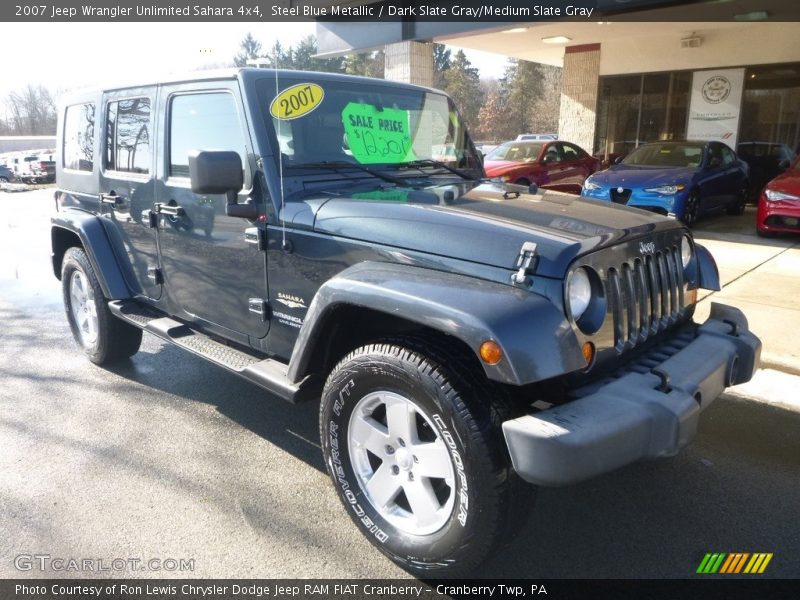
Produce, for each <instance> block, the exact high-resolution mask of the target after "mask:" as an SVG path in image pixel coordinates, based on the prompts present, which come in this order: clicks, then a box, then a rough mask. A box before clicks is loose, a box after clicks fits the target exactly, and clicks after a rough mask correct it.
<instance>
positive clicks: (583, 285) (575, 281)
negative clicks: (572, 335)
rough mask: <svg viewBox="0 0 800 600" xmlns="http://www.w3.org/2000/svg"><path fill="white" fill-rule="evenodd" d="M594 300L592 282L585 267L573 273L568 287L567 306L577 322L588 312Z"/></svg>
mask: <svg viewBox="0 0 800 600" xmlns="http://www.w3.org/2000/svg"><path fill="white" fill-rule="evenodd" d="M591 300H592V282H591V281H590V280H589V275H588V273H587V272H586V269H584V268H583V267H581V268H579V269H576V270H575V271H573V272H572V276H571V277H570V279H569V285H568V287H567V304H568V305H569V312H570V314H571V315H572V318H573V319H575V320H576V321H577V320H578V319H580V318H581V315H583V313H584V312H585V311H586V309H587V308H588V306H589V302H590V301H591Z"/></svg>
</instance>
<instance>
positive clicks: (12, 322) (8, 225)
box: [0, 190, 800, 578]
mask: <svg viewBox="0 0 800 600" xmlns="http://www.w3.org/2000/svg"><path fill="white" fill-rule="evenodd" d="M51 208H52V193H51V191H49V190H39V191H35V192H25V193H17V194H0V256H1V257H2V259H0V321H1V322H2V330H0V539H3V540H5V543H4V544H3V545H2V548H0V577H4V578H9V577H21V576H23V577H53V576H62V575H64V576H76V577H77V576H91V575H93V574H96V573H80V572H78V573H75V572H68V573H63V572H54V571H53V570H44V571H42V570H39V569H38V568H36V566H35V565H34V568H32V569H31V570H27V571H20V570H18V568H17V566H19V564H20V563H19V560H18V558H17V557H19V556H20V555H33V554H40V555H41V554H47V555H50V556H51V557H54V558H66V559H69V558H80V559H83V558H89V559H96V560H103V561H105V563H106V564H109V563H110V562H111V561H112V560H113V559H115V558H122V559H128V558H138V559H140V560H142V561H145V562H147V561H149V560H150V559H156V560H159V561H161V562H162V563H163V561H165V560H166V559H175V560H181V559H192V560H193V561H194V565H193V570H187V571H182V572H181V571H165V570H163V568H162V570H153V569H150V570H144V571H142V570H139V569H137V570H131V569H130V568H127V567H126V569H124V570H121V571H119V572H111V573H104V574H103V576H106V577H107V576H115V575H116V576H126V577H131V576H134V577H137V576H143V577H165V576H183V577H187V576H189V577H236V578H262V577H264V578H270V577H325V578H328V577H337V578H338V577H341V578H350V577H354V578H356V577H357V578H364V577H376V578H377V577H407V574H406V573H404V572H403V571H401V570H400V569H398V568H397V567H395V566H394V565H393V564H392V563H391V562H389V561H388V560H387V559H385V558H384V557H383V556H382V555H381V554H379V553H378V552H377V551H375V550H374V549H373V548H372V547H371V545H370V544H369V543H368V542H367V541H366V540H365V539H364V538H363V537H362V536H361V535H360V534H359V533H358V531H357V530H356V529H355V527H354V526H353V525H352V524H351V523H350V520H349V518H348V517H347V515H346V514H345V512H344V510H343V509H342V507H341V506H340V505H339V501H338V499H337V498H336V495H335V493H334V490H333V488H332V486H331V485H330V484H329V481H328V478H327V476H326V475H325V473H324V467H323V464H322V460H321V456H320V450H319V442H318V434H317V407H316V406H315V405H314V404H306V405H300V406H292V405H288V404H286V403H284V402H283V401H281V400H279V399H277V398H273V397H270V396H269V395H268V394H267V393H266V392H264V391H262V390H261V389H259V388H256V387H255V386H252V385H250V384H247V383H246V382H243V381H240V380H239V379H237V378H236V377H235V376H233V375H231V374H229V373H227V372H225V371H223V370H222V369H219V368H217V367H214V366H211V365H209V364H207V363H205V362H203V361H201V360H200V359H198V358H195V357H193V356H190V355H188V354H186V353H184V352H183V351H182V350H179V349H177V348H175V347H172V346H170V345H167V344H165V343H163V342H161V341H159V340H157V339H156V338H154V337H151V336H146V337H145V342H144V344H143V346H142V350H141V352H139V353H138V354H137V355H135V356H134V357H133V358H132V359H131V360H130V361H127V362H124V363H122V364H120V365H119V366H116V367H114V368H111V369H104V368H99V367H95V366H93V365H92V364H90V363H89V362H88V361H87V360H85V359H84V358H83V356H82V355H81V354H80V353H79V352H78V351H77V349H76V346H75V345H74V343H73V340H72V337H71V335H70V332H69V328H68V326H67V322H66V319H65V317H64V314H63V308H62V304H61V292H60V287H59V283H58V282H57V281H56V279H55V278H53V276H52V273H51V271H50V265H49V227H48V224H49V219H48V215H49V211H50V210H51ZM748 214H749V215H750V217H751V218H752V216H753V215H752V212H749V213H748ZM726 218H727V217H722V218H720V222H721V221H722V220H724V219H726ZM739 226H740V227H741V231H740V232H739V233H737V234H736V235H741V236H744V237H748V236H749V239H750V240H751V241H749V242H748V241H740V242H737V243H740V244H748V243H752V240H755V238H754V236H752V233H748V231H747V222H746V220H745V218H743V219H742V221H741V222H740V225H739ZM719 227H721V225H720V223H718V222H716V221H708V222H707V223H703V224H701V226H700V227H699V230H698V237H701V238H703V237H704V239H708V243H709V246H710V247H712V250H714V248H713V245H714V244H715V243H717V244H727V243H728V242H727V241H725V240H721V239H719V238H721V237H722V236H723V233H720V232H719V231H718V229H719ZM737 239H738V238H737ZM742 239H743V238H742ZM780 244H783V245H780ZM780 244H779V245H778V246H772V247H771V248H772V250H770V252H772V253H773V258H776V259H777V258H779V257H780V256H782V255H784V253H785V252H792V251H795V250H796V248H797V245H796V244H795V242H794V241H792V240H782V241H780ZM720 247H722V246H720ZM724 251H725V250H724V248H723V252H724ZM740 251H741V252H743V253H744V254H745V255H751V254H752V252H750V254H748V250H746V249H744V248H740ZM717 258H718V261H719V262H720V265H721V271H722V272H723V279H725V280H726V281H728V283H730V284H731V285H733V284H734V283H735V282H737V281H741V277H742V275H743V274H744V271H746V272H747V273H750V272H753V271H754V269H756V268H762V267H763V264H764V263H763V262H762V263H760V264H761V265H762V267H753V268H747V269H745V268H744V267H742V269H744V270H743V271H742V274H739V275H737V274H736V273H737V271H736V268H735V267H734V266H728V264H727V263H726V262H725V261H724V259H723V257H721V256H719V255H718V256H717ZM722 267H724V268H722ZM769 281H771V282H772V283H771V285H773V286H774V285H780V281H781V277H777V278H773V279H770V280H769ZM765 285H766V284H765ZM726 289H728V287H727V285H726ZM724 292H725V290H723V292H722V293H721V295H723V294H724ZM728 293H729V294H735V289H734V290H733V291H730V289H729V291H728ZM771 293H773V294H776V295H778V294H779V290H774V289H773V290H771ZM756 300H757V299H756ZM751 301H753V299H751ZM787 310H791V309H787ZM796 323H797V321H794V322H793V323H791V326H792V327H794V325H796ZM776 326H777V325H776ZM781 326H782V327H786V325H785V324H781ZM757 332H758V330H757ZM765 350H767V349H766V348H765ZM776 356H777V354H776ZM780 356H782V357H783V359H785V360H786V361H788V362H790V363H791V361H792V360H793V358H792V355H791V354H789V355H788V358H786V356H787V355H786V353H785V352H783V353H780ZM776 360H777V359H776ZM776 364H777V363H776ZM777 366H780V365H779V364H777ZM758 393H759V392H758V391H757V390H756V392H754V394H755V396H757V395H758ZM756 400H759V398H756ZM767 400H768V398H767ZM798 431H800V411H798V410H797V409H796V408H795V409H792V407H791V406H786V407H783V406H777V405H774V404H770V403H768V402H761V401H754V400H753V399H752V398H749V399H748V397H746V396H743V395H741V394H736V393H732V394H728V395H726V396H723V397H722V398H720V399H719V400H718V401H717V402H716V403H715V404H714V405H712V406H711V407H710V408H709V409H708V411H707V412H706V413H705V414H704V418H703V420H702V424H701V428H700V432H699V436H698V438H697V440H696V441H695V443H694V444H693V445H691V446H690V447H689V448H687V449H686V450H685V451H684V452H682V453H681V454H680V455H679V456H677V457H675V458H673V459H670V460H668V461H658V462H651V463H643V464H637V465H633V466H631V467H628V468H625V469H622V470H620V471H617V472H615V473H612V474H611V475H608V476H606V477H602V478H599V479H596V480H593V481H590V482H587V483H584V484H581V485H577V486H572V487H568V488H560V489H543V490H540V493H539V495H538V499H537V501H536V504H535V505H534V506H532V507H531V513H530V518H529V519H528V520H527V522H526V523H525V525H524V526H523V527H522V529H521V532H520V535H519V536H518V538H517V539H516V541H515V542H513V543H512V544H511V545H510V546H509V547H508V548H506V549H505V550H504V551H503V552H502V553H500V554H498V555H497V556H495V557H494V558H493V559H492V560H491V561H490V562H489V563H488V564H486V565H485V566H484V567H483V569H482V570H481V571H480V572H478V573H475V575H476V577H498V578H560V577H609V578H615V577H620V578H627V577H636V578H645V577H648V578H649V577H677V578H682V577H689V576H692V575H693V574H694V572H695V570H696V569H697V566H698V564H699V562H700V560H701V559H702V558H703V556H704V554H705V553H706V552H771V553H774V558H773V560H772V562H771V563H770V565H769V568H768V569H767V572H766V573H765V576H767V577H784V578H786V577H798V576H800V558H799V557H800V502H798V480H800V435H798V433H797V432H798ZM15 562H16V563H17V566H15ZM23 564H24V563H23ZM95 564H97V563H95ZM129 564H130V563H129ZM170 564H171V563H170Z"/></svg>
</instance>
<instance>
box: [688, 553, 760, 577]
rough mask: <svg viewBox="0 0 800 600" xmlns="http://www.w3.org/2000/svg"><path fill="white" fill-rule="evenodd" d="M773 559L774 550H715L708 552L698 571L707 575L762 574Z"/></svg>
mask: <svg viewBox="0 0 800 600" xmlns="http://www.w3.org/2000/svg"><path fill="white" fill-rule="evenodd" d="M771 560H772V552H769V553H767V552H754V553H752V554H751V553H750V552H731V553H725V552H714V553H711V552H709V553H707V554H706V555H705V556H704V557H703V560H702V561H700V566H699V567H697V573H700V574H703V575H706V574H714V573H720V574H725V575H733V574H739V573H749V574H760V573H763V572H764V571H765V570H766V569H767V565H768V564H769V561H771Z"/></svg>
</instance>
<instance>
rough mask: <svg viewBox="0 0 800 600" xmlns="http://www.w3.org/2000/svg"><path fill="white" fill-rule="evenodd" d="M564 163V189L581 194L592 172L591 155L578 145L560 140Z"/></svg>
mask: <svg viewBox="0 0 800 600" xmlns="http://www.w3.org/2000/svg"><path fill="white" fill-rule="evenodd" d="M559 145H560V146H561V156H562V160H563V164H564V172H563V186H564V187H563V189H564V191H568V192H571V193H573V194H580V192H581V188H582V187H583V182H584V181H586V178H587V177H588V176H589V175H590V174H591V166H590V165H591V163H592V159H591V157H590V156H589V155H588V154H586V152H584V151H583V150H581V149H580V148H579V147H578V146H575V145H574V144H570V143H568V142H559Z"/></svg>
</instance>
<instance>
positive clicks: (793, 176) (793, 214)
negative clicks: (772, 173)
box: [756, 156, 800, 236]
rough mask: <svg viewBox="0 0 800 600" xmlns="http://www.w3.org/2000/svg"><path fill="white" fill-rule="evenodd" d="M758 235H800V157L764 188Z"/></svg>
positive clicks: (758, 218)
mask: <svg viewBox="0 0 800 600" xmlns="http://www.w3.org/2000/svg"><path fill="white" fill-rule="evenodd" d="M756 230H757V231H758V235H762V236H770V235H773V234H775V233H779V232H789V233H800V156H798V157H797V158H795V159H794V162H793V163H792V164H791V165H790V166H789V168H788V169H786V171H784V172H783V173H781V174H780V175H778V176H777V177H776V178H775V179H773V180H772V181H770V182H769V183H768V184H767V185H766V186H764V189H763V191H762V192H761V197H760V198H759V200H758V215H757V216H756Z"/></svg>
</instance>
